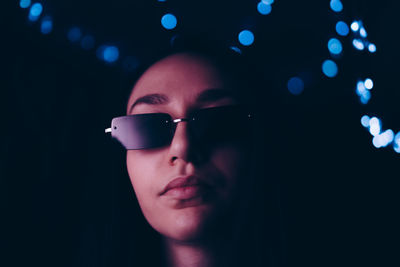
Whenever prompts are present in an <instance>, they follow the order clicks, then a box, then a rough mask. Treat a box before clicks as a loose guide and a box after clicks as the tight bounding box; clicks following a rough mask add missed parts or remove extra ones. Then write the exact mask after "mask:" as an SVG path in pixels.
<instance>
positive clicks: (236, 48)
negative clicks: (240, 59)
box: [230, 46, 242, 54]
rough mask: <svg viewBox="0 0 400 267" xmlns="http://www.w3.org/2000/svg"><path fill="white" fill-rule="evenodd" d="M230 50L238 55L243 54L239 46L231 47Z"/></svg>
mask: <svg viewBox="0 0 400 267" xmlns="http://www.w3.org/2000/svg"><path fill="white" fill-rule="evenodd" d="M230 49H232V50H233V51H235V52H236V53H239V54H242V50H240V48H239V47H237V46H231V47H230Z"/></svg>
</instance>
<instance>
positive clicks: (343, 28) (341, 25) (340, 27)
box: [336, 21, 350, 36]
mask: <svg viewBox="0 0 400 267" xmlns="http://www.w3.org/2000/svg"><path fill="white" fill-rule="evenodd" d="M349 31H350V29H349V26H347V24H346V22H343V21H338V23H336V32H337V33H338V34H339V35H341V36H346V35H348V34H349Z"/></svg>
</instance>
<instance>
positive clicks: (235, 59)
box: [111, 37, 284, 266]
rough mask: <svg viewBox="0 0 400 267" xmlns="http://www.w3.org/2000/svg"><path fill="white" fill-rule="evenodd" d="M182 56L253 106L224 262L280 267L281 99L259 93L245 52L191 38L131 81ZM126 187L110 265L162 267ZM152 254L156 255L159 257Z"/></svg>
mask: <svg viewBox="0 0 400 267" xmlns="http://www.w3.org/2000/svg"><path fill="white" fill-rule="evenodd" d="M186 52H187V53H194V54H198V55H201V56H204V57H206V58H208V59H211V60H212V62H213V63H215V65H216V66H217V67H218V68H219V69H220V70H222V71H223V74H224V75H226V77H227V78H229V79H233V81H234V83H233V84H234V86H235V92H237V93H238V97H240V99H241V101H242V103H244V104H246V105H247V106H249V107H252V109H253V110H252V111H253V112H254V114H255V119H256V123H255V128H254V131H253V136H252V138H251V139H252V140H253V141H254V142H253V143H254V149H253V150H252V158H251V159H250V160H249V162H250V163H249V166H248V173H249V177H246V184H247V185H248V187H247V190H248V191H247V193H246V194H243V195H242V196H241V199H240V201H238V203H239V204H238V206H237V207H236V208H237V210H239V212H238V214H239V216H237V218H235V219H234V222H232V225H234V226H233V227H234V228H235V230H236V231H235V233H236V234H237V236H235V243H236V244H237V246H236V247H235V251H234V253H232V258H230V259H227V262H226V266H282V265H283V260H284V257H283V254H282V253H283V251H284V249H283V239H282V237H283V231H282V229H281V227H282V223H281V217H282V216H281V207H280V201H279V199H280V195H279V183H278V180H279V179H278V178H279V176H278V174H279V172H278V170H277V169H276V165H277V164H276V162H275V159H274V157H273V154H274V150H275V149H276V147H275V145H276V142H275V138H277V135H276V134H275V129H273V127H274V125H276V124H277V121H276V119H275V116H273V114H274V113H275V112H274V111H275V110H276V108H277V107H278V106H279V103H280V101H279V99H278V97H277V95H275V94H274V93H273V90H269V91H268V90H267V91H265V90H263V88H264V86H263V85H265V84H268V83H269V80H268V77H266V75H263V73H262V69H260V68H258V66H259V65H258V63H259V62H257V59H256V58H254V57H246V55H245V54H241V53H240V52H237V51H235V50H233V49H231V48H229V47H227V46H223V45H221V44H220V43H215V42H212V41H210V40H207V39H201V40H200V39H198V38H193V37H189V38H183V37H180V38H178V39H176V40H175V42H174V44H173V45H172V47H170V48H168V49H162V50H161V51H159V52H158V53H155V56H153V57H151V58H150V59H149V60H148V62H147V63H146V64H143V65H142V67H141V68H140V69H139V70H138V71H137V73H136V75H135V80H138V79H139V78H140V77H141V75H142V74H143V73H144V72H145V71H146V70H147V69H148V68H149V67H150V66H152V65H153V64H154V63H156V62H158V61H159V60H161V59H163V58H165V57H167V56H170V55H173V54H177V53H186ZM132 83H133V82H132ZM271 84H272V83H271ZM133 87H134V86H133ZM131 88H132V87H130V88H129V90H127V92H128V96H129V95H130V94H131V90H132V89H131ZM126 99H128V97H126ZM271 125H272V127H271ZM122 162H124V161H122ZM124 168H125V166H124ZM126 177H128V175H127V174H126ZM124 179H125V177H124ZM128 184H130V183H129V179H125V180H124V181H123V182H122V181H121V186H126V187H129V193H128V192H127V190H128V189H122V190H125V194H126V196H128V194H130V196H129V199H125V201H126V202H125V205H126V206H125V207H124V209H125V210H122V214H117V215H116V217H118V216H120V217H119V218H118V219H119V222H118V227H119V229H116V230H114V235H115V239H114V241H113V244H112V253H111V259H112V262H113V263H112V265H113V266H141V265H142V264H143V265H144V264H145V265H146V266H162V265H163V261H164V260H165V258H164V255H162V244H161V238H160V236H159V234H158V233H157V232H156V231H155V230H153V229H152V228H151V227H150V226H149V224H148V223H147V221H146V220H145V218H144V216H143V215H142V213H141V211H140V208H139V205H138V203H137V200H136V197H135V195H134V193H133V190H132V186H130V185H128ZM132 196H133V197H132ZM124 213H129V214H124ZM132 214H135V215H132ZM115 226H117V225H114V227H115ZM154 251H158V253H159V254H158V255H157V252H156V253H155V252H154Z"/></svg>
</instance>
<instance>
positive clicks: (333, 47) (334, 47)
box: [328, 38, 343, 55]
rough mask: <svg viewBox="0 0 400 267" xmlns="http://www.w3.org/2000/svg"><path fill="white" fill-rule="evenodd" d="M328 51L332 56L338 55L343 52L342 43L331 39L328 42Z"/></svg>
mask: <svg viewBox="0 0 400 267" xmlns="http://www.w3.org/2000/svg"><path fill="white" fill-rule="evenodd" d="M328 49H329V52H331V53H332V54H334V55H338V54H340V53H341V52H342V49H343V48H342V43H341V42H340V41H339V40H338V39H336V38H331V39H330V40H329V41H328Z"/></svg>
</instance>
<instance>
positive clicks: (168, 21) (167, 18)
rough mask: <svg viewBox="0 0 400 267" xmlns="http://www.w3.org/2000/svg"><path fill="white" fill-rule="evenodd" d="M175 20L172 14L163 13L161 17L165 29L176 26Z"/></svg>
mask: <svg viewBox="0 0 400 267" xmlns="http://www.w3.org/2000/svg"><path fill="white" fill-rule="evenodd" d="M176 24H177V20H176V17H175V16H174V15H173V14H170V13H168V14H165V15H164V16H162V18H161V25H162V26H163V27H164V28H165V29H167V30H172V29H174V28H175V27H176Z"/></svg>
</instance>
